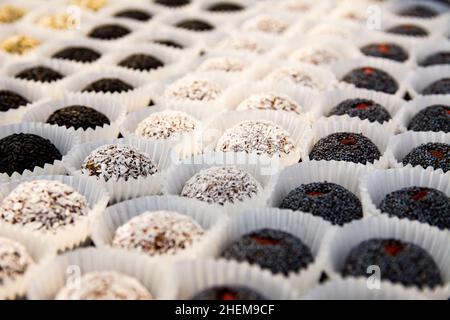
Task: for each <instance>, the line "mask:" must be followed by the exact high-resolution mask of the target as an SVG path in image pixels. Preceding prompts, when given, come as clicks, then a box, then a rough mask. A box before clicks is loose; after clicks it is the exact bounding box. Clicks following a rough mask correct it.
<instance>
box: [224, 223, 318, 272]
mask: <svg viewBox="0 0 450 320" xmlns="http://www.w3.org/2000/svg"><path fill="white" fill-rule="evenodd" d="M221 256H222V257H223V258H225V259H232V260H237V261H247V262H248V263H251V264H258V265H259V266H260V267H261V268H264V269H269V270H271V271H272V272H273V273H283V274H285V275H287V274H288V273H289V272H297V271H299V270H301V269H304V268H306V267H307V266H308V265H309V264H310V263H312V262H313V261H314V257H313V255H312V253H311V250H310V249H309V248H308V246H307V245H305V244H304V243H303V241H302V240H300V239H299V238H297V237H295V236H293V235H291V234H289V233H287V232H284V231H281V230H274V229H260V230H256V231H252V232H250V233H247V234H246V235H243V236H242V237H241V238H239V239H237V240H235V241H234V242H232V243H231V244H229V245H228V247H227V248H226V249H225V250H224V251H223V252H222V255H221Z"/></svg>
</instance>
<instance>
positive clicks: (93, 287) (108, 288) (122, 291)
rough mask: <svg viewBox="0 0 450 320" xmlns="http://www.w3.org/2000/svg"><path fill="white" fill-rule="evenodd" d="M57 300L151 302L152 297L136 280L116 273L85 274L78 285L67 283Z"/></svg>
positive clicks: (94, 272) (96, 272)
mask: <svg viewBox="0 0 450 320" xmlns="http://www.w3.org/2000/svg"><path fill="white" fill-rule="evenodd" d="M55 299H56V300H151V299H152V295H151V294H150V293H149V292H148V290H147V289H146V288H145V287H144V286H143V285H142V284H141V283H140V282H139V281H138V280H137V279H135V278H133V277H130V276H128V275H125V274H123V273H119V272H116V271H93V272H89V273H86V274H84V275H83V276H82V277H81V278H80V279H79V281H78V283H77V285H76V286H75V285H73V283H67V284H66V285H65V286H64V287H63V288H62V289H61V290H59V292H58V293H57V294H56V297H55Z"/></svg>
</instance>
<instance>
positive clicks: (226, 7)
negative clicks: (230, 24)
mask: <svg viewBox="0 0 450 320" xmlns="http://www.w3.org/2000/svg"><path fill="white" fill-rule="evenodd" d="M206 10H207V11H211V12H224V11H225V12H235V11H242V10H244V7H243V6H241V5H240V4H238V3H234V2H217V3H213V4H211V5H210V6H209V7H208V8H207V9H206Z"/></svg>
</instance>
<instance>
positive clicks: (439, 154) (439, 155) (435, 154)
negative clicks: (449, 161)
mask: <svg viewBox="0 0 450 320" xmlns="http://www.w3.org/2000/svg"><path fill="white" fill-rule="evenodd" d="M430 153H431V155H432V156H433V157H435V158H436V159H439V160H441V159H444V154H443V153H442V152H440V151H438V150H431V151H430Z"/></svg>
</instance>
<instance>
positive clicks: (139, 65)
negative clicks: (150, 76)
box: [119, 54, 164, 71]
mask: <svg viewBox="0 0 450 320" xmlns="http://www.w3.org/2000/svg"><path fill="white" fill-rule="evenodd" d="M119 66H121V67H125V68H130V69H136V70H140V71H150V70H152V69H157V68H160V67H163V66H164V63H163V62H162V61H161V60H159V59H158V58H156V57H154V56H152V55H149V54H132V55H130V56H128V57H127V58H125V59H123V60H122V61H120V62H119Z"/></svg>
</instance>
